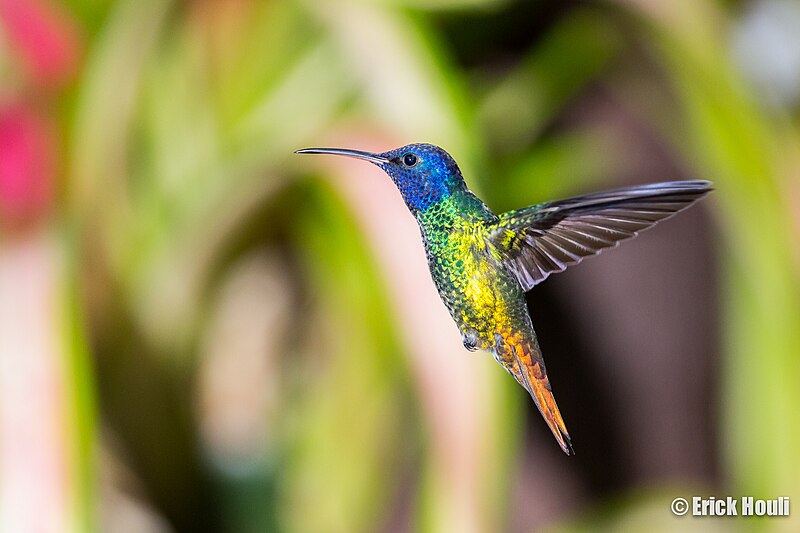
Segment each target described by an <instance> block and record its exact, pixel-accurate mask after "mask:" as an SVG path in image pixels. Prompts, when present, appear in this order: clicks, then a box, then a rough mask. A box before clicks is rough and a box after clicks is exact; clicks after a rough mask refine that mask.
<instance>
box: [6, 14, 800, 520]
mask: <svg viewBox="0 0 800 533" xmlns="http://www.w3.org/2000/svg"><path fill="white" fill-rule="evenodd" d="M522 4H529V5H527V6H522V7H521V5H522ZM64 5H65V6H66V8H67V9H68V12H69V14H70V15H71V16H72V17H74V18H75V19H76V20H77V23H78V25H79V26H80V27H81V28H82V30H83V31H84V37H85V49H84V54H85V56H84V59H83V61H84V62H83V64H82V68H81V71H80V74H79V77H78V78H77V80H76V81H75V83H74V86H72V87H70V88H69V89H68V90H67V93H66V95H65V96H64V99H63V105H61V106H59V108H58V109H57V111H56V112H57V113H58V118H59V123H60V124H61V127H62V130H63V153H64V156H65V157H64V159H65V162H66V169H65V179H64V186H63V194H64V200H65V201H64V203H63V212H61V213H60V217H61V218H60V222H61V223H63V225H64V227H65V228H67V229H66V230H65V231H64V234H65V242H66V245H67V247H69V248H70V249H71V250H72V252H71V254H72V255H71V259H72V261H74V264H70V268H69V271H70V273H71V275H70V276H68V277H69V278H72V279H75V280H77V282H76V283H77V286H73V285H72V284H71V282H70V284H68V286H69V288H68V290H67V291H65V292H68V294H69V296H68V297H67V298H66V300H67V301H68V304H66V305H65V306H64V311H63V312H64V314H65V315H66V316H69V317H71V318H70V320H68V321H67V323H68V324H69V326H68V328H69V331H68V332H66V333H65V335H67V336H68V337H69V338H70V339H72V342H71V343H70V344H69V352H70V353H72V354H73V355H74V361H75V363H74V364H73V365H72V367H73V373H72V379H73V380H74V386H75V389H74V392H73V394H72V401H73V402H74V405H75V409H76V412H78V413H80V414H79V416H77V420H79V423H78V425H77V426H76V428H75V431H76V432H77V434H78V435H79V441H80V448H79V449H80V452H79V458H78V459H76V460H75V461H76V464H80V465H81V466H80V468H81V469H82V471H83V472H84V475H83V476H81V479H82V481H81V483H80V487H79V490H78V491H77V492H76V494H77V496H76V498H79V499H80V500H81V501H80V502H78V503H76V505H78V506H79V507H80V508H81V509H84V511H83V512H82V513H80V515H81V516H83V517H84V519H83V525H84V526H86V527H87V528H90V527H92V524H93V522H94V521H93V519H92V518H91V515H92V512H91V511H90V509H92V508H94V507H95V506H96V505H97V498H98V493H99V490H97V489H96V488H92V487H91V486H90V485H91V483H92V481H91V480H93V479H95V477H96V476H95V474H94V472H95V471H96V470H97V469H98V468H97V466H96V465H95V466H94V467H92V466H91V465H90V463H91V461H92V460H94V459H93V458H97V457H99V455H98V453H97V448H98V447H99V444H98V443H99V441H100V438H101V434H102V433H103V432H102V431H101V429H99V427H102V426H104V425H108V426H109V427H110V429H111V432H112V433H113V434H115V435H116V437H115V439H118V441H119V442H121V443H122V444H121V445H120V446H119V450H118V451H119V452H120V454H121V455H122V456H123V457H124V462H126V463H127V465H128V466H129V467H130V469H131V470H132V471H133V472H134V473H135V474H134V477H135V478H137V479H138V480H139V482H140V483H141V485H142V486H143V487H144V490H143V492H144V493H145V494H146V496H147V499H148V500H149V501H150V502H151V503H152V505H153V506H154V508H155V509H156V510H157V512H158V513H159V514H162V515H163V516H165V517H166V518H167V520H168V521H169V522H170V523H171V524H172V526H173V527H175V528H176V529H177V530H195V531H197V530H226V531H264V530H283V531H374V530H376V529H381V528H384V529H391V528H400V529H403V528H410V527H415V528H420V529H422V530H436V529H438V526H437V524H441V521H442V520H443V518H442V517H437V516H436V515H437V513H438V512H440V509H441V508H442V507H443V506H444V505H443V504H441V502H442V501H444V500H446V499H447V498H448V496H446V495H445V496H443V495H441V494H439V493H437V487H439V481H440V480H437V479H435V477H436V475H437V472H439V471H438V470H436V469H435V468H432V467H430V464H429V462H430V460H431V459H430V456H429V453H430V442H429V441H428V440H427V439H428V438H429V435H427V434H426V430H425V422H424V414H423V411H424V410H425V406H424V405H421V402H423V401H424V400H423V399H422V398H421V397H419V395H417V394H415V389H414V387H413V386H412V374H413V369H411V368H409V366H410V365H411V364H412V363H409V360H408V359H407V358H406V357H404V349H406V345H405V343H404V340H403V339H402V330H401V328H399V327H398V325H397V316H396V314H397V311H396V310H395V309H393V308H392V305H391V301H390V299H389V298H388V297H387V293H388V289H387V286H386V280H385V279H384V278H383V277H382V272H381V269H380V266H379V264H378V263H377V261H376V260H375V257H374V252H373V251H372V250H370V245H369V243H368V240H367V239H366V238H365V236H364V228H363V227H361V226H360V222H359V221H358V220H357V219H356V218H355V217H354V215H353V213H352V212H351V206H349V205H348V204H347V203H346V202H345V201H343V199H342V198H341V195H340V192H339V191H338V190H337V188H336V187H333V186H331V184H330V181H329V180H327V179H320V178H319V177H310V176H309V175H308V167H306V166H305V163H306V162H305V161H298V158H295V157H293V156H292V151H293V150H295V149H297V148H300V147H304V146H307V145H315V144H321V143H322V142H323V141H324V140H325V139H328V138H331V137H334V138H336V132H337V131H350V132H352V131H355V132H361V135H362V136H373V137H375V138H377V139H398V140H401V142H405V141H408V142H411V141H427V142H434V143H437V144H441V145H442V146H446V147H447V149H448V150H449V151H450V152H451V153H453V154H454V155H455V156H456V157H457V159H458V160H459V162H460V163H461V164H462V168H463V170H464V171H465V175H466V176H467V180H468V182H469V184H470V186H472V187H473V188H475V189H476V190H478V191H479V193H480V194H481V196H482V197H484V198H485V199H486V200H487V202H488V203H489V204H490V205H491V206H492V207H493V208H495V209H496V210H498V211H499V210H505V209H510V208H515V207H519V206H521V205H525V204H530V203H534V202H537V201H541V200H544V199H547V198H555V197H559V196H563V195H568V194H573V193H577V192H579V191H583V190H586V189H588V188H594V187H600V186H603V185H605V184H609V183H612V182H613V181H614V179H615V176H617V175H619V174H621V173H622V174H624V173H625V172H626V155H627V154H626V146H625V142H624V140H621V139H618V138H616V137H615V136H614V135H613V131H612V130H611V129H610V128H609V127H608V126H607V125H605V124H604V123H603V122H602V121H597V120H594V121H592V120H578V119H575V116H576V113H577V112H576V108H577V107H578V106H579V104H580V99H581V97H582V96H584V95H585V94H586V93H587V92H589V91H602V92H603V93H604V94H606V95H608V97H609V98H610V99H612V100H614V101H617V102H619V103H620V105H621V106H622V107H624V108H625V109H626V111H627V112H628V113H629V114H632V115H634V116H636V117H637V120H639V121H640V122H642V123H644V124H646V127H647V128H649V129H650V130H652V131H653V132H656V135H657V136H658V138H659V139H660V140H661V142H662V143H663V144H664V146H666V149H667V150H669V152H670V154H671V155H672V157H673V158H674V159H675V160H676V161H678V162H679V165H680V166H681V167H682V168H683V169H684V171H685V172H686V174H687V175H690V176H692V177H697V178H707V179H711V180H713V181H714V182H715V187H716V188H717V193H716V194H715V195H714V200H713V205H712V210H713V214H714V217H715V225H716V227H717V228H719V232H720V235H721V237H722V241H721V243H720V246H719V249H718V250H717V253H718V254H719V264H720V265H721V268H722V271H721V272H720V273H719V275H720V277H721V278H722V280H723V284H724V285H723V290H722V301H721V302H720V304H719V307H720V314H721V317H720V320H721V324H722V327H723V343H724V357H723V360H722V362H721V365H722V380H721V383H722V398H721V400H720V406H721V411H722V412H721V413H720V416H721V420H722V424H721V426H720V429H721V431H722V434H721V436H720V438H719V440H720V442H721V444H722V446H723V450H722V451H723V452H724V459H723V461H722V463H723V470H724V472H725V473H726V476H727V479H726V480H725V481H726V483H727V485H726V487H727V489H728V490H729V492H730V493H731V494H747V495H753V496H756V497H775V496H778V495H800V491H798V490H797V489H798V483H799V482H798V480H800V454H798V452H797V450H800V419H798V415H797V414H796V406H797V405H800V389H798V387H796V383H797V380H798V378H800V359H798V354H800V285H799V283H798V279H799V276H798V257H800V256H799V255H798V245H797V242H798V239H797V228H798V222H797V220H798V218H797V217H798V210H799V209H800V207H798V204H797V198H798V196H797V190H798V188H797V187H798V185H797V180H796V169H797V168H798V164H800V158H798V149H797V147H798V129H797V111H796V108H795V107H790V108H787V109H775V108H768V107H766V106H765V105H764V104H763V103H762V102H760V101H759V99H758V97H757V94H755V93H754V91H753V89H752V87H751V86H750V85H749V84H748V83H747V81H746V80H745V79H743V78H742V76H741V74H740V73H739V71H738V69H737V67H736V65H735V63H734V62H733V60H732V59H731V54H730V50H729V49H728V42H729V37H728V35H727V33H726V32H728V31H729V28H730V26H731V25H733V24H735V22H736V20H737V18H738V17H741V16H742V13H741V12H740V11H739V7H738V6H737V5H732V4H731V3H728V2H714V1H706V0H704V1H698V0H681V1H677V2H676V1H660V2H635V1H624V0H620V1H618V2H601V3H596V4H583V3H574V2H567V3H565V4H564V5H561V4H560V3H557V2H545V1H537V2H529V3H526V2H522V1H520V2H511V1H508V2H505V1H497V0H494V1H491V0H441V1H430V2H428V1H423V0H408V1H403V0H391V1H389V0H385V1H381V2H377V1H376V2H367V1H360V2H359V1H353V2H344V1H343V2H338V1H330V2H324V3H319V2H311V1H303V0H273V1H264V2H257V1H247V0H240V1H234V0H230V1H216V2H214V1H192V2H171V1H168V0H116V1H110V0H109V1H101V0H68V1H66V2H64ZM507 12H512V13H517V12H518V13H519V15H517V16H516V17H509V16H507V15H505V14H506V13H507ZM526 17H531V19H530V21H528V19H526ZM533 17H540V19H534V18H533ZM484 19H485V21H486V22H485V23H486V24H487V25H489V24H493V25H495V26H498V25H499V26H500V27H501V28H504V29H505V30H506V31H507V32H508V34H509V42H508V43H500V44H499V45H497V46H494V45H493V43H491V42H488V41H487V42H485V43H483V45H482V46H483V47H484V48H487V50H483V53H484V56H485V57H482V58H478V59H476V60H475V62H470V61H468V60H465V59H464V57H463V55H462V54H464V53H465V50H466V51H467V52H468V51H469V50H473V53H474V49H480V47H481V44H476V43H474V42H471V40H470V39H471V37H472V36H473V35H478V36H480V32H479V28H481V25H482V24H483V22H482V21H483V20H484ZM509 19H511V20H509ZM534 22H535V24H534ZM528 24H529V25H530V26H531V29H530V30H529V31H527V32H526V30H525V28H526V25H528ZM528 34H530V35H528ZM519 35H522V36H523V37H525V39H524V40H522V41H521V42H517V41H514V40H513V38H512V37H513V36H519ZM475 38H476V39H477V38H478V37H475ZM458 43H462V44H463V43H468V44H463V46H462V48H463V49H459V48H458ZM493 46H494V47H493ZM0 53H9V51H8V50H0ZM473 59H474V58H473ZM364 132H366V133H364ZM386 148H388V146H387V147H386ZM323 230H324V231H323ZM67 236H68V238H66V237H67ZM254 250H268V251H269V253H270V254H273V255H274V256H276V257H279V258H280V259H279V261H278V264H279V265H281V266H280V267H279V271H280V272H282V275H283V276H285V278H281V279H285V280H289V281H286V284H288V286H289V287H290V292H291V293H292V294H293V295H294V296H293V298H295V300H293V302H294V303H293V305H294V307H293V308H292V309H291V313H292V314H291V316H292V318H291V320H290V323H289V324H288V325H284V326H282V329H278V330H276V331H274V332H273V335H272V337H275V338H272V337H270V340H269V341H268V342H269V343H272V344H273V345H274V346H275V347H276V348H275V349H276V350H277V351H278V352H279V353H280V354H281V356H280V362H279V363H277V364H276V366H274V367H273V370H274V371H275V372H277V373H278V374H279V376H280V380H279V385H277V387H278V389H277V391H276V392H275V398H273V399H272V400H270V402H272V403H271V404H270V405H271V407H270V409H271V410H272V411H277V412H280V416H273V417H271V418H269V419H268V420H267V421H266V422H265V424H266V426H265V428H266V429H264V432H265V436H264V443H263V447H264V448H265V450H264V451H263V453H262V454H260V455H257V457H256V459H252V463H247V464H248V465H249V466H247V467H243V468H242V469H239V468H231V467H230V465H228V466H226V463H225V461H224V460H219V457H217V456H215V455H214V453H212V452H210V451H209V450H208V449H207V448H205V447H207V446H209V445H208V443H207V442H204V441H203V429H202V428H201V427H199V426H200V425H201V422H202V420H200V418H201V416H200V415H198V413H197V408H196V405H193V404H192V402H193V401H195V400H194V399H193V398H195V397H196V395H197V394H198V390H197V389H198V388H199V385H198V382H197V376H198V374H199V373H200V370H199V368H200V367H201V366H202V365H203V353H204V352H203V346H204V344H203V343H204V335H205V332H206V331H207V330H208V328H209V327H210V326H209V325H210V324H211V323H212V322H213V317H214V316H215V312H217V311H218V307H219V305H220V304H219V302H220V301H221V300H220V298H221V297H220V292H219V286H220V283H222V281H224V280H226V279H228V278H229V277H231V276H233V274H232V273H233V272H235V269H236V268H237V266H238V265H241V262H242V261H243V259H244V258H247V257H248V256H249V254H252V253H253V251H254ZM86 339H89V340H88V341H87V340H86ZM90 352H91V353H93V355H94V357H95V360H96V368H94V369H93V368H89V367H88V366H86V361H87V360H88V354H89V353H90ZM81 354H82V355H81ZM435 356H436V354H431V357H435ZM501 379H502V377H501V378H498V380H497V381H492V382H491V390H492V392H491V395H490V397H488V398H487V402H493V403H491V405H495V406H503V409H504V411H503V413H504V416H503V417H500V418H499V419H498V420H497V421H496V422H495V423H494V424H495V425H493V426H489V427H486V428H485V430H486V432H487V433H491V434H492V435H494V436H495V437H494V438H491V439H487V440H486V442H485V443H484V445H485V446H484V447H485V449H482V451H481V454H480V456H481V457H482V458H483V459H482V460H483V461H484V463H485V464H483V465H478V466H477V467H476V468H477V470H478V471H480V472H483V473H485V474H486V476H485V477H484V481H485V487H483V488H482V489H481V490H482V493H481V494H482V500H484V505H483V507H482V508H481V509H479V510H478V511H476V512H478V513H479V514H481V515H482V519H481V520H482V525H483V526H486V525H487V524H494V525H496V527H497V528H498V529H499V530H502V529H504V528H507V527H509V523H508V516H509V513H511V510H509V505H510V504H509V501H510V499H511V498H510V496H511V493H512V491H513V488H512V487H511V486H510V482H509V480H510V479H512V477H511V474H510V472H511V470H512V468H513V465H514V457H516V455H517V454H518V453H523V452H524V450H520V449H519V446H520V444H519V443H520V441H521V431H520V429H519V423H518V420H519V418H520V416H521V415H520V412H521V409H520V407H519V406H518V405H517V401H518V399H519V397H518V396H513V397H512V396H510V395H509V394H508V393H507V392H506V391H507V390H508V389H507V388H506V387H505V385H501ZM502 383H505V381H502ZM567 386H568V384H561V387H567ZM95 389H96V390H95ZM95 410H96V411H97V412H94V411H95ZM115 442H116V441H115ZM415 470H419V471H422V472H423V474H422V475H421V476H420V478H421V479H419V478H417V477H415V476H413V475H411V474H409V472H410V471H415ZM390 480H394V481H390ZM398 480H399V481H398ZM670 488H672V485H671V486H669V487H659V488H658V490H656V491H655V492H652V491H651V492H648V493H647V494H645V495H643V496H641V497H632V498H630V499H623V500H616V499H611V500H610V501H606V502H599V503H598V505H597V507H596V512H594V513H590V514H589V517H588V518H583V519H581V517H578V516H576V517H575V521H572V520H569V521H567V522H566V523H564V524H561V526H560V527H563V528H565V529H569V530H572V529H579V530H592V529H609V530H611V529H614V530H616V529H617V528H623V529H624V528H627V529H628V530H639V529H638V525H639V524H642V523H648V524H650V525H653V524H655V526H654V527H655V528H656V529H659V528H660V529H665V528H667V527H670V524H672V523H673V522H672V520H673V518H672V517H671V515H668V514H666V513H667V510H666V507H665V506H663V505H661V502H662V501H668V499H667V496H671V495H672V493H669V494H668V490H669V489H670ZM676 490H679V491H683V493H686V492H687V491H688V492H691V487H689V489H687V487H678V488H676ZM398 502H400V503H399V504H398ZM653 502H659V503H657V504H655V503H653ZM440 504H441V505H440ZM398 506H399V507H398ZM654 509H658V511H656V510H654ZM443 516H444V515H443ZM637 517H638V518H637ZM642 517H644V518H642ZM640 518H641V521H639V519H640ZM792 524H795V522H794V521H793V522H792ZM737 525H739V523H737ZM782 528H786V523H785V522H783V523H777V525H776V522H775V521H750V522H746V523H743V529H753V530H759V529H782Z"/></svg>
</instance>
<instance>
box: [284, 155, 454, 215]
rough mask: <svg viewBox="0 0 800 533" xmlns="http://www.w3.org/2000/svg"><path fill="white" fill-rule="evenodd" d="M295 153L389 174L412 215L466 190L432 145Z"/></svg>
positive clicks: (447, 158)
mask: <svg viewBox="0 0 800 533" xmlns="http://www.w3.org/2000/svg"><path fill="white" fill-rule="evenodd" d="M295 153H298V154H335V155H343V156H348V157H355V158H357V159H363V160H365V161H369V162H370V163H373V164H375V165H376V166H378V167H380V168H381V169H383V171H384V172H386V173H387V174H389V177H390V178H392V181H393V182H394V183H395V185H396V186H397V188H398V189H399V190H400V194H402V195H403V199H404V200H405V202H406V205H408V208H409V209H410V210H411V211H412V212H413V213H418V212H421V211H425V210H426V209H428V208H429V207H430V206H431V205H433V204H435V203H437V202H439V201H441V200H443V199H445V198H447V197H448V196H450V195H451V194H452V193H453V192H455V191H458V190H464V189H465V188H466V185H465V184H464V178H463V177H462V176H461V170H459V168H458V165H457V164H456V162H455V160H454V159H453V158H452V157H451V156H450V154H448V153H447V152H445V151H444V150H443V149H441V148H439V147H438V146H435V145H433V144H409V145H406V146H403V147H401V148H395V149H394V150H389V151H388V152H383V153H371V152H362V151H360V150H346V149H342V148H305V149H303V150H297V152H295Z"/></svg>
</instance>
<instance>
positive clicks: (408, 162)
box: [403, 154, 419, 167]
mask: <svg viewBox="0 0 800 533" xmlns="http://www.w3.org/2000/svg"><path fill="white" fill-rule="evenodd" d="M418 161H419V159H417V156H416V155H414V154H406V155H404V156H403V164H404V165H405V166H407V167H413V166H414V165H416V164H417V162H418Z"/></svg>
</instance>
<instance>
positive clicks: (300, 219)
mask: <svg viewBox="0 0 800 533" xmlns="http://www.w3.org/2000/svg"><path fill="white" fill-rule="evenodd" d="M309 185H313V186H306V187H303V188H301V189H299V191H298V193H297V194H298V197H297V201H296V202H294V204H295V205H296V206H297V207H298V209H297V211H296V212H295V216H296V218H295V223H294V224H293V229H294V231H295V232H296V235H297V238H298V242H299V243H300V244H301V245H302V249H301V251H302V253H303V259H304V267H305V269H306V274H307V275H308V277H309V279H308V281H309V284H310V285H309V289H310V291H311V294H312V295H313V296H312V297H313V299H314V300H315V303H316V304H317V305H319V306H320V313H319V314H315V316H307V317H305V318H304V323H303V324H298V325H297V327H296V331H297V332H298V333H299V334H300V335H299V336H298V338H297V340H298V341H301V340H303V338H302V332H303V331H317V332H319V333H320V334H321V336H320V337H319V338H306V341H307V342H308V347H309V348H310V349H312V350H314V351H315V353H311V354H309V363H308V365H307V366H306V372H307V373H308V375H307V376H306V379H305V380H304V381H303V386H304V387H306V388H307V389H308V390H307V391H305V395H306V397H307V400H305V401H304V402H303V405H300V406H297V407H296V408H295V409H293V413H292V416H293V417H298V418H297V419H298V420H304V423H303V425H302V426H298V428H297V429H298V433H297V435H296V437H295V439H293V443H292V445H291V446H289V449H290V450H292V452H291V459H290V462H289V464H290V465H291V469H292V471H291V472H286V474H287V485H286V487H285V489H284V490H285V492H284V494H283V499H284V500H283V501H284V505H283V509H284V521H285V525H286V527H287V529H288V530H291V531H320V530H325V531H342V532H344V531H348V532H350V531H353V532H356V531H374V530H375V529H380V528H381V527H383V526H385V521H386V519H387V517H388V516H389V515H390V511H389V508H388V506H389V504H390V503H391V502H392V501H393V499H395V498H397V497H398V496H399V494H397V493H396V492H395V491H396V490H397V489H398V488H399V487H401V486H402V484H386V483H385V482H384V480H385V479H386V478H387V476H388V477H391V478H393V479H401V478H403V477H404V476H409V474H410V473H403V471H402V470H401V467H402V465H403V463H406V462H408V460H409V453H410V452H411V451H413V450H415V449H416V447H417V445H416V444H415V441H416V440H417V439H418V438H419V436H415V435H414V433H413V431H412V430H411V426H410V424H409V422H410V417H409V414H408V402H409V398H408V397H406V395H405V394H406V391H405V390H404V388H405V386H406V381H407V377H406V370H405V369H404V365H403V362H402V358H401V357H400V353H399V349H398V345H397V342H396V333H395V331H394V328H393V325H392V320H391V311H390V308H389V306H388V302H387V298H386V296H385V294H386V291H385V288H384V287H383V286H382V284H381V283H380V281H379V279H378V276H377V272H376V270H375V266H374V263H373V261H372V259H371V258H370V257H369V255H368V253H367V250H366V248H365V245H364V242H363V240H362V239H361V237H360V236H359V229H358V227H357V226H356V225H355V223H354V221H353V219H352V218H351V216H350V215H349V213H348V212H347V209H346V208H345V206H344V205H343V204H342V203H341V202H340V200H339V199H338V198H336V197H335V196H334V194H333V192H332V191H331V190H330V189H329V188H328V187H327V186H324V185H323V184H322V183H320V182H315V183H313V184H309ZM322 228H324V231H323V230H322ZM398 443H402V446H398V445H396V444H398ZM309 501H313V502H315V503H314V512H313V513H309V512H308V508H307V502H309Z"/></svg>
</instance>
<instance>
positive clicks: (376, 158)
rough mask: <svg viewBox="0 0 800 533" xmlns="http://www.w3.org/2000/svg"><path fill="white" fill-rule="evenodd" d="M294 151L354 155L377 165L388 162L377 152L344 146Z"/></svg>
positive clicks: (298, 152) (297, 152) (299, 152)
mask: <svg viewBox="0 0 800 533" xmlns="http://www.w3.org/2000/svg"><path fill="white" fill-rule="evenodd" d="M295 153H296V154H333V155H343V156H346V157H355V158H356V159H364V160H365V161H369V162H371V163H375V164H377V165H380V164H384V163H388V162H389V160H388V159H386V158H385V157H381V156H380V155H378V154H373V153H371V152H362V151H361V150H347V149H344V148H303V149H302V150H297V151H296V152H295Z"/></svg>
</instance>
